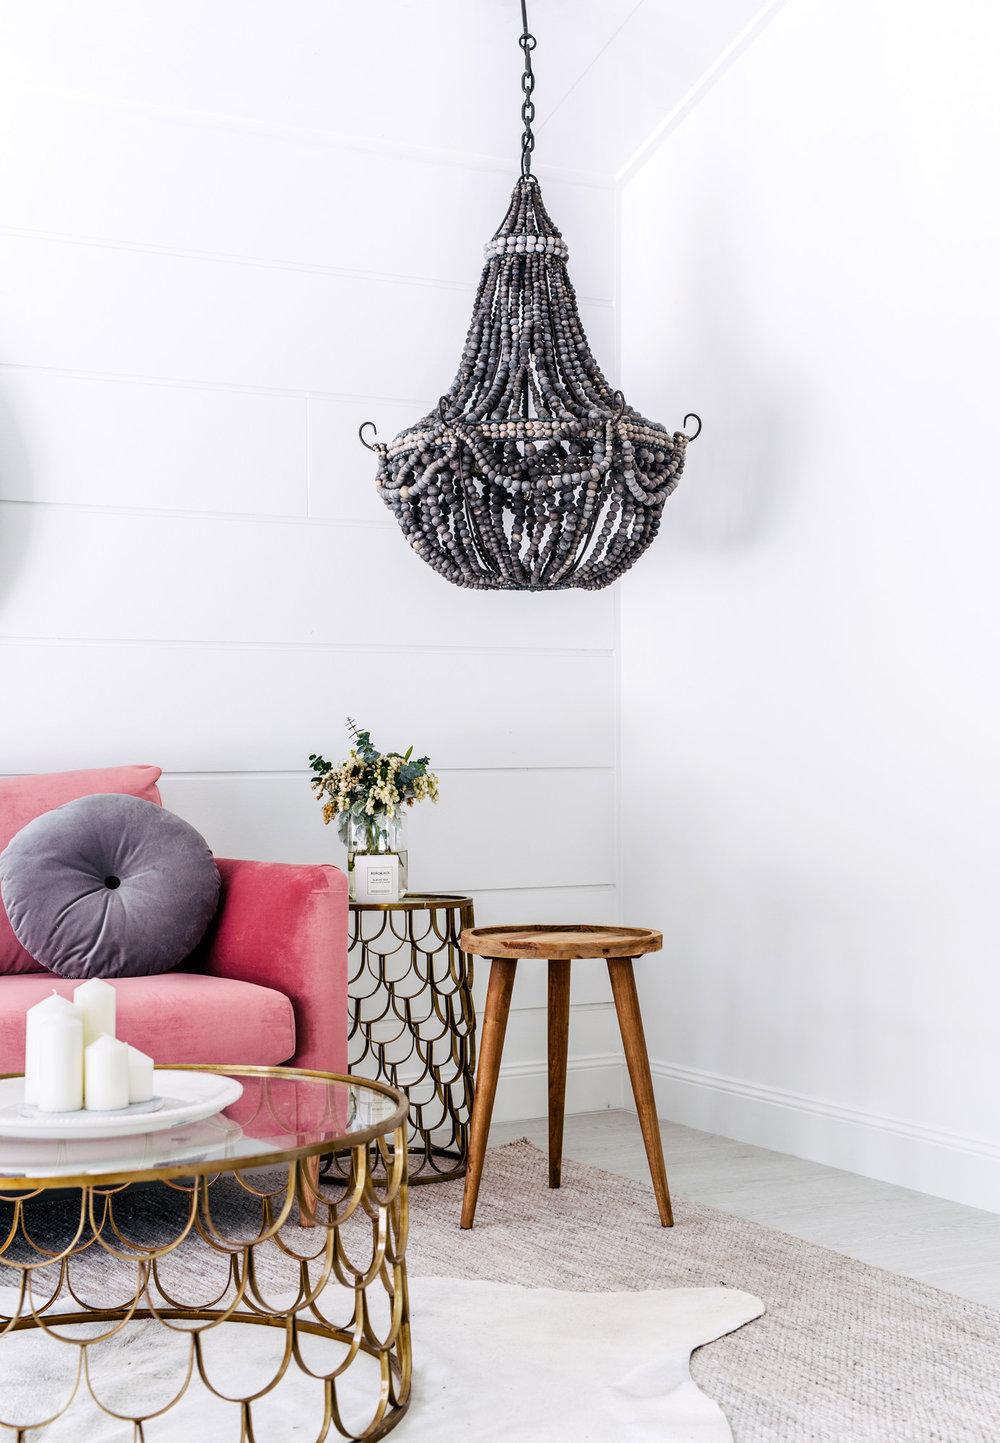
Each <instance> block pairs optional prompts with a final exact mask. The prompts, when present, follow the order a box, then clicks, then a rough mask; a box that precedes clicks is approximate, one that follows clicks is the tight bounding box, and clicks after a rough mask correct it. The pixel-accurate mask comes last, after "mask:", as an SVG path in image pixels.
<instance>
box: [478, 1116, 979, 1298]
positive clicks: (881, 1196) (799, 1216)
mask: <svg viewBox="0 0 1000 1443" xmlns="http://www.w3.org/2000/svg"><path fill="white" fill-rule="evenodd" d="M660 1132H661V1134H662V1137H663V1152H664V1156H665V1158H666V1164H667V1179H668V1182H669V1184H670V1189H671V1192H675V1193H679V1194H681V1195H682V1196H684V1197H689V1198H692V1199H695V1200H696V1201H698V1202H703V1203H710V1204H711V1205H712V1206H713V1207H717V1208H721V1209H722V1210H723V1211H724V1212H730V1213H736V1214H737V1215H738V1216H739V1217H745V1218H752V1219H753V1221H754V1222H758V1223H763V1224H764V1225H765V1226H767V1227H772V1228H779V1229H780V1230H781V1231H782V1232H786V1233H792V1234H794V1235H795V1236H796V1237H800V1238H805V1239H807V1240H808V1241H809V1242H814V1243H820V1244H821V1245H822V1246H823V1247H827V1248H833V1249H834V1251H836V1252H840V1253H846V1254H847V1255H848V1256H850V1257H853V1258H860V1259H861V1260H862V1261H863V1262H866V1263H872V1264H874V1265H875V1266H876V1267H880V1268H888V1269H889V1270H890V1271H891V1272H895V1273H902V1274H904V1276H906V1277H910V1278H918V1279H920V1280H921V1281H922V1282H926V1283H931V1284H932V1285H933V1286H934V1287H936V1288H943V1289H945V1291H947V1292H950V1293H957V1294H959V1296H960V1297H963V1298H971V1299H972V1300H973V1301H975V1302H979V1303H987V1304H989V1305H990V1306H991V1307H994V1308H1000V1216H997V1215H996V1214H995V1213H986V1212H980V1211H979V1210H978V1209H977V1208H970V1207H963V1206H962V1205H961V1204H960V1203H952V1202H946V1201H944V1200H943V1199H942V1198H935V1197H928V1196H927V1195H926V1194H924V1193H918V1192H911V1191H909V1190H908V1189H907V1188H901V1187H894V1186H893V1185H892V1184H891V1183H884V1182H873V1181H872V1180H871V1179H870V1178H866V1177H859V1176H858V1175H857V1174H855V1173H850V1172H840V1171H838V1170H837V1169H836V1168H832V1167H823V1166H822V1165H821V1164H820V1163H815V1162H804V1161H802V1159H801V1158H796V1157H788V1156H787V1155H786V1154H785V1153H780V1152H769V1151H767V1149H765V1148H762V1147H753V1146H752V1145H751V1144H749V1143H745V1142H733V1141H732V1140H730V1139H729V1138H724V1137H715V1136H713V1135H712V1134H711V1133H707V1132H697V1131H696V1130H695V1129H694V1128H691V1127H682V1126H681V1125H680V1124H679V1123H670V1122H664V1123H661V1124H660ZM518 1137H527V1138H529V1139H530V1140H531V1141H532V1142H533V1143H534V1144H535V1145H536V1147H540V1148H542V1149H543V1150H544V1149H546V1148H547V1147H548V1123H547V1122H546V1120H545V1118H534V1119H532V1120H530V1121H528V1122H503V1123H494V1124H493V1127H492V1128H491V1130H490V1142H491V1143H493V1144H494V1145H495V1144H498V1143H503V1142H510V1141H512V1140H513V1139H514V1138H518ZM563 1156H564V1157H566V1158H572V1159H573V1160H574V1161H575V1162H585V1163H592V1164H594V1166H596V1167H602V1168H605V1169H606V1170H607V1171H608V1172H615V1173H619V1174H620V1175H621V1176H622V1177H630V1178H634V1179H635V1180H636V1181H639V1182H646V1183H648V1182H649V1171H648V1168H647V1165H646V1154H645V1152H644V1151H643V1146H642V1137H641V1135H640V1132H639V1123H638V1120H637V1118H636V1117H635V1115H634V1114H633V1113H630V1112H624V1111H622V1112H614V1111H608V1112H590V1113H583V1114H577V1115H575V1116H572V1117H567V1118H566V1130H565V1138H564V1143H563ZM649 1203H650V1207H654V1206H655V1204H654V1202H653V1195H652V1188H651V1189H650V1199H649Z"/></svg>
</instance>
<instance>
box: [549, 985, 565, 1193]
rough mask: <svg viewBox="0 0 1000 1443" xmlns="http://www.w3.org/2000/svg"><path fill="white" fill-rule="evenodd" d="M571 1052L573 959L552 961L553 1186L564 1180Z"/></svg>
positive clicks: (550, 1053)
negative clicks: (564, 1129)
mask: <svg viewBox="0 0 1000 1443" xmlns="http://www.w3.org/2000/svg"><path fill="white" fill-rule="evenodd" d="M568 1056H569V962H568V961H559V962H550V963H549V1187H558V1186H559V1183H560V1182H561V1180H562V1145H563V1119H564V1118H565V1116H566V1060H567V1058H568Z"/></svg>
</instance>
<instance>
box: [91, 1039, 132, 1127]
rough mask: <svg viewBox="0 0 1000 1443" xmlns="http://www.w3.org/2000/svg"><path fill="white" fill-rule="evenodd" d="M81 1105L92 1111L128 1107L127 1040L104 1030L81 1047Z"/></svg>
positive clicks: (106, 1110)
mask: <svg viewBox="0 0 1000 1443" xmlns="http://www.w3.org/2000/svg"><path fill="white" fill-rule="evenodd" d="M83 1105H84V1107H86V1108H88V1109H89V1110H90V1111H91V1112H110V1111H111V1109H112V1108H117V1107H128V1043H126V1042H116V1041H115V1039H114V1038H113V1037H109V1036H108V1035H107V1033H105V1034H104V1035H103V1036H102V1037H99V1038H98V1039H97V1041H96V1042H92V1043H91V1044H90V1046H89V1047H87V1048H85V1049H84V1054H83Z"/></svg>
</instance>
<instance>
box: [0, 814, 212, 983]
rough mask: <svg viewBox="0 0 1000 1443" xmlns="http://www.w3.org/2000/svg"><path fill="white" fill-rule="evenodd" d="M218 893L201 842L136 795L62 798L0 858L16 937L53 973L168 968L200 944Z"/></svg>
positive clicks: (135, 973)
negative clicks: (61, 801) (52, 809)
mask: <svg viewBox="0 0 1000 1443" xmlns="http://www.w3.org/2000/svg"><path fill="white" fill-rule="evenodd" d="M219 887H220V878H219V872H218V869H217V867H216V865H215V861H214V859H213V857H212V853H211V852H210V851H209V849H208V845H207V844H206V842H205V840H204V838H203V837H201V836H200V835H199V834H198V832H196V831H195V829H194V827H192V826H190V825H189V824H188V823H187V822H185V821H183V820H182V819H181V818H180V817H176V816H174V814H173V813H172V812H167V811H165V810H164V809H163V807H158V806H156V805H155V803H153V802H145V801H141V800H140V799H139V798H138V797H127V796H119V795H118V794H111V793H104V792H101V793H99V794H97V795H96V796H91V797H80V798H79V799H78V800H77V801H75V802H67V803H66V804H65V805H64V806H61V807H56V808H55V810H54V811H51V812H44V813H43V814H42V816H40V817H36V818H35V819H34V821H32V822H29V823H28V825H27V826H26V827H22V828H21V830H20V831H19V832H18V833H17V835H16V836H15V837H14V838H13V839H12V840H11V841H10V842H9V843H8V844H7V847H6V849H5V850H4V851H3V852H2V853H0V895H2V897H3V904H4V907H5V908H6V910H7V916H8V917H9V918H10V923H11V926H12V927H13V929H14V933H15V935H16V937H17V940H18V941H19V942H20V944H21V946H22V947H23V948H24V949H25V950H26V951H27V952H29V953H30V955H31V956H32V957H34V958H35V960H36V961H37V962H39V963H40V964H41V965H42V966H43V967H47V968H48V969H49V971H50V972H58V973H59V975H60V976H61V977H139V976H145V975H146V974H149V973H154V972H167V971H169V970H170V968H171V967H176V966H177V964H178V963H179V962H182V961H183V960H184V958H185V957H187V955H188V954H189V953H190V952H191V951H192V950H193V949H194V947H196V946H197V944H198V942H199V941H200V940H201V938H202V935H203V934H204V931H205V928H206V927H207V926H208V924H209V922H210V921H211V918H212V915H213V913H214V912H215V909H216V907H217V906H218V901H219Z"/></svg>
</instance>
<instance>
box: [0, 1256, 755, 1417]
mask: <svg viewBox="0 0 1000 1443" xmlns="http://www.w3.org/2000/svg"><path fill="white" fill-rule="evenodd" d="M2 1291H3V1292H4V1293H6V1292H7V1290H6V1289H3V1290H2ZM4 1301H5V1299H3V1298H0V1307H2V1306H3V1303H4ZM410 1303H411V1326H412V1337H413V1358H414V1386H413V1398H412V1402H411V1404H410V1409H409V1412H408V1413H407V1415H406V1417H405V1418H404V1419H403V1420H402V1421H401V1422H400V1423H399V1425H398V1426H397V1428H396V1429H395V1430H394V1431H393V1433H392V1435H391V1436H392V1437H393V1438H394V1439H399V1440H400V1443H469V1440H470V1439H475V1440H477V1443H492V1440H497V1443H499V1440H503V1443H538V1440H544V1443H562V1440H565V1443H571V1440H572V1443H590V1440H593V1443H597V1440H601V1443H606V1440H608V1439H615V1440H616V1443H617V1440H625V1443H732V1433H731V1432H730V1429H729V1425H728V1424H727V1422H726V1420H725V1418H724V1417H723V1414H722V1412H721V1410H720V1409H719V1407H718V1405H717V1404H716V1403H714V1402H713V1401H712V1399H710V1398H709V1397H707V1396H706V1395H705V1394H704V1393H702V1392H701V1391H700V1390H699V1389H698V1388H697V1387H696V1386H695V1384H694V1382H693V1381H692V1379H691V1375H690V1372H689V1370H688V1363H689V1359H690V1356H691V1352H692V1351H693V1349H695V1348H697V1347H700V1346H701V1345H702V1344H704V1343H710V1342H712V1341H713V1339H715V1338H719V1337H722V1336H723V1334H726V1333H731V1332H733V1331H734V1330H735V1329H737V1328H740V1327H742V1326H743V1324H744V1323H748V1322H750V1321H751V1320H752V1319H754V1318H756V1317H759V1316H760V1315H761V1313H762V1312H763V1311H764V1310H763V1305H762V1304H761V1303H760V1301H759V1300H758V1299H757V1298H754V1297H751V1296H750V1294H748V1293H741V1292H736V1291H734V1290H733V1289H730V1288H676V1289H670V1290H663V1291H655V1292H640V1293H634V1292H633V1293H575V1292H557V1291H555V1290H554V1289H551V1288H521V1287H514V1286H510V1285H508V1284H502V1283H488V1282H479V1281H470V1280H458V1279H453V1278H411V1279H410ZM283 1342H284V1335H283V1332H281V1331H280V1330H278V1329H272V1328H259V1327H247V1326H245V1325H238V1324H227V1325H224V1326H223V1327H220V1328H217V1329H213V1330H211V1331H210V1332H209V1333H207V1334H206V1335H205V1341H204V1347H205V1357H206V1361H207V1366H208V1372H209V1376H211V1377H212V1379H213V1382H215V1385H216V1386H217V1387H220V1388H222V1389H224V1390H225V1391H232V1392H233V1393H237V1394H238V1393H239V1392H243V1391H245V1390H246V1391H249V1390H250V1389H252V1388H255V1387H256V1388H260V1387H261V1386H263V1384H264V1382H265V1381H266V1379H267V1378H268V1376H270V1375H273V1373H274V1371H275V1369H276V1368H277V1365H278V1361H279V1360H280V1356H281V1349H282V1347H283ZM303 1346H304V1351H305V1354H306V1360H307V1362H308V1361H309V1360H310V1349H314V1350H315V1351H314V1352H313V1354H312V1362H313V1365H314V1366H317V1367H320V1366H322V1365H323V1356H322V1350H323V1348H324V1347H328V1346H329V1345H327V1344H324V1343H323V1341H322V1340H317V1339H313V1338H308V1337H305V1338H303ZM189 1351H190V1349H189V1342H188V1340H187V1338H185V1337H184V1336H182V1335H172V1334H165V1332H164V1329H163V1328H162V1327H161V1326H160V1325H159V1324H156V1323H135V1324H132V1325H130V1332H129V1334H128V1336H124V1335H122V1336H119V1337H117V1338H115V1339H113V1340H109V1341H106V1342H102V1343H100V1344H94V1345H92V1346H91V1347H90V1348H89V1349H88V1365H89V1367H90V1371H91V1378H92V1381H93V1383H94V1387H95V1391H97V1392H99V1394H100V1395H101V1397H102V1399H103V1400H104V1401H105V1402H106V1403H107V1404H108V1405H109V1406H111V1407H113V1408H114V1407H115V1406H116V1405H117V1406H118V1407H119V1408H121V1410H122V1411H126V1412H127V1411H128V1409H129V1399H130V1398H134V1397H136V1396H137V1395H138V1396H142V1397H143V1398H146V1397H153V1398H155V1399H156V1402H155V1403H154V1406H160V1407H163V1406H164V1405H165V1404H166V1403H167V1402H168V1401H169V1399H170V1398H171V1396H173V1394H175V1393H176V1391H177V1389H178V1387H179V1385H180V1382H181V1380H182V1379H183V1376H184V1372H185V1370H186V1367H187V1361H188V1354H189ZM76 1354H77V1350H76V1349H74V1348H68V1347H65V1346H64V1345H59V1344H55V1343H53V1342H52V1341H51V1340H49V1339H45V1338H42V1337H39V1336H38V1334H37V1333H35V1331H34V1330H29V1331H26V1332H24V1333H18V1334H15V1335H8V1336H7V1337H5V1338H2V1339H0V1416H2V1418H3V1421H4V1422H5V1423H20V1424H22V1425H28V1426H30V1425H31V1424H32V1423H38V1422H39V1421H41V1419H42V1418H43V1417H44V1416H45V1414H46V1413H51V1412H53V1411H55V1409H57V1408H58V1407H59V1406H60V1404H61V1402H62V1401H64V1400H65V1398H66V1397H67V1396H68V1394H69V1392H70V1391H71V1390H72V1387H73V1373H74V1371H75V1366H76V1361H75V1360H76ZM327 1366H328V1367H329V1366H330V1364H329V1363H327ZM374 1370H375V1364H374V1363H373V1362H372V1361H371V1360H369V1359H367V1358H365V1357H360V1358H359V1359H357V1361H356V1363H355V1364H352V1366H351V1374H350V1375H349V1376H354V1377H356V1379H357V1381H358V1382H359V1383H360V1382H362V1381H363V1382H364V1383H365V1384H366V1387H365V1389H364V1390H363V1391H358V1388H357V1384H355V1385H354V1386H352V1385H351V1384H350V1383H348V1382H346V1381H345V1382H344V1383H343V1384H341V1385H340V1386H339V1387H338V1396H339V1398H340V1399H341V1405H342V1409H343V1413H344V1415H345V1422H347V1423H348V1424H349V1426H352V1427H356V1428H358V1429H359V1431H360V1429H361V1428H363V1427H364V1424H365V1422H367V1421H368V1419H370V1416H371V1402H370V1400H371V1398H372V1396H373V1393H372V1389H373V1388H374V1390H375V1393H376V1394H377V1386H378V1385H377V1377H376V1376H375V1372H374ZM139 1390H141V1391H139ZM253 1412H254V1426H255V1434H256V1437H257V1439H258V1440H259V1443H264V1440H269V1443H305V1440H310V1439H315V1438H316V1437H317V1436H318V1434H319V1431H320V1420H321V1418H322V1401H321V1396H320V1387H319V1385H318V1384H316V1383H314V1382H312V1381H311V1380H309V1379H307V1378H304V1377H302V1375H300V1374H297V1372H296V1370H295V1369H294V1365H293V1367H292V1368H291V1369H290V1370H289V1372H288V1373H287V1374H286V1376H285V1378H284V1379H283V1380H282V1381H281V1383H280V1384H279V1385H278V1387H277V1388H276V1389H275V1390H274V1392H273V1393H271V1394H269V1395H268V1396H267V1397H265V1398H263V1399H261V1400H260V1401H259V1402H258V1403H255V1404H254V1408H253ZM35 1436H36V1435H32V1437H33V1438H34V1437H35ZM239 1436H240V1425H239V1409H238V1408H237V1407H236V1406H235V1405H233V1404H224V1403H222V1402H220V1401H219V1400H217V1399H215V1398H214V1397H213V1395H212V1394H211V1393H209V1392H208V1391H207V1390H206V1389H205V1388H204V1387H203V1386H202V1385H201V1384H200V1382H199V1381H198V1380H197V1379H195V1381H193V1382H192V1384H191V1386H190V1387H189V1389H188V1390H187V1392H186V1393H185V1394H184V1396H183V1397H182V1398H181V1399H180V1401H179V1402H178V1403H177V1405H176V1406H175V1407H174V1408H172V1409H171V1410H170V1412H168V1413H167V1414H165V1416H164V1417H162V1418H159V1419H156V1418H154V1419H151V1420H150V1421H149V1422H148V1423H147V1424H146V1425H145V1437H146V1439H147V1443H191V1440H195V1439H196V1440H197V1443H229V1440H231V1443H237V1440H238V1439H239ZM336 1436H337V1435H336V1433H335V1431H333V1430H331V1434H330V1437H331V1438H335V1437H336ZM37 1437H38V1438H39V1440H45V1443H50V1440H51V1443H131V1440H132V1429H131V1427H130V1426H129V1425H128V1424H125V1423H121V1422H116V1421H115V1420H113V1419H111V1418H109V1417H107V1416H106V1415H105V1414H103V1413H101V1412H100V1410H98V1409H97V1407H96V1406H95V1405H94V1403H93V1402H92V1401H91V1399H90V1398H89V1397H88V1396H87V1394H86V1389H85V1388H84V1387H82V1386H81V1388H80V1390H79V1394H78V1396H77V1397H76V1399H75V1400H74V1402H73V1404H72V1406H71V1407H70V1409H69V1410H68V1412H67V1413H66V1414H65V1415H64V1416H63V1417H62V1418H61V1419H59V1420H58V1421H57V1422H55V1423H53V1424H51V1425H50V1426H49V1427H48V1428H47V1429H45V1430H44V1432H42V1433H39V1434H38V1435H37Z"/></svg>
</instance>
